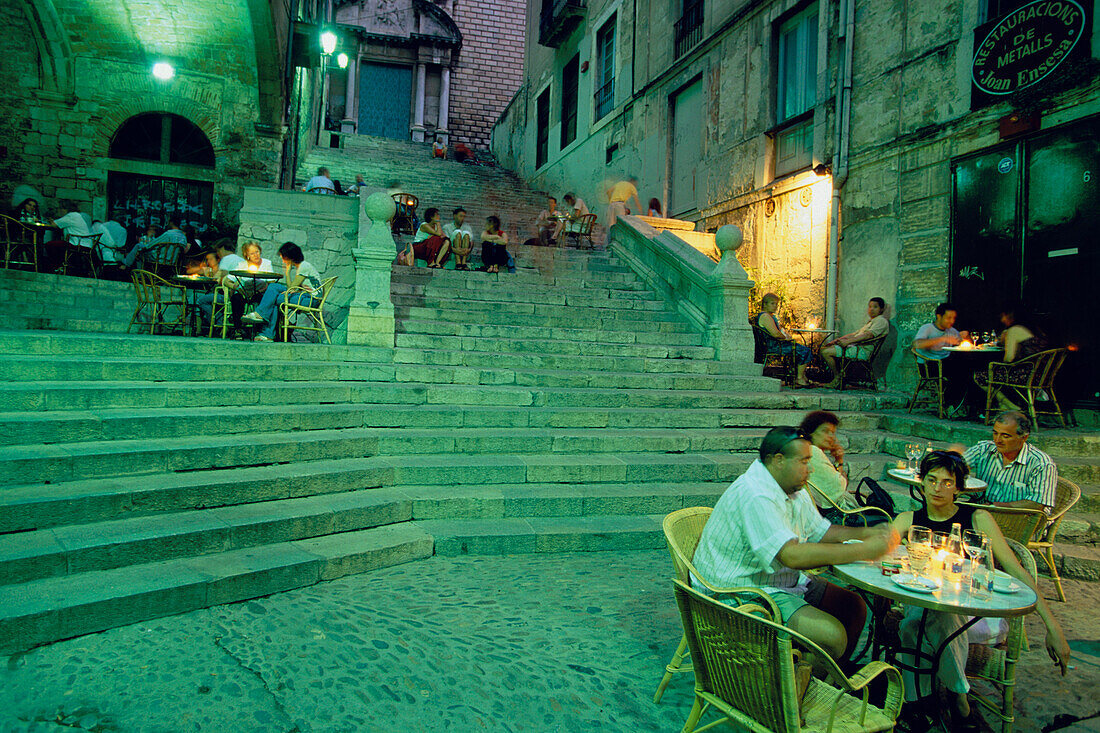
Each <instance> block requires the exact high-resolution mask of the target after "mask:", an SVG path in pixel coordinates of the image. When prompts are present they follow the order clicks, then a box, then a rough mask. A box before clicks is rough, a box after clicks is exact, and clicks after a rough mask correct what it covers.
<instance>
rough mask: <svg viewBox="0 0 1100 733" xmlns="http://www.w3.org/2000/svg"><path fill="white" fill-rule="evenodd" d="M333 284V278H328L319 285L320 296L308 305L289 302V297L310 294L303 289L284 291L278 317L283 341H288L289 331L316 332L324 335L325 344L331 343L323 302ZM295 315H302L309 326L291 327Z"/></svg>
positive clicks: (315, 297)
mask: <svg viewBox="0 0 1100 733" xmlns="http://www.w3.org/2000/svg"><path fill="white" fill-rule="evenodd" d="M335 283H336V278H335V277H330V278H329V279H328V280H325V281H324V282H323V283H321V295H320V296H314V297H313V298H311V299H310V305H306V304H304V303H303V304H295V303H291V302H290V296H292V295H294V294H296V293H308V292H310V291H308V290H306V289H305V288H302V287H295V288H290V289H289V290H287V291H286V294H285V300H283V301H282V302H280V303H279V315H280V317H281V318H282V322H283V341H289V340H290V331H317V332H319V333H321V334H323V335H324V337H325V342H326V343H329V344H331V343H332V339H330V338H329V334H328V326H326V325H325V313H324V310H325V301H326V300H327V299H328V294H329V293H331V292H332V286H333V285H334V284H335ZM314 301H316V305H314V304H313V303H314ZM297 315H304V316H305V317H306V318H307V319H309V320H308V323H309V325H306V326H302V325H297V324H295V325H291V320H292V319H293V318H294V316H297Z"/></svg>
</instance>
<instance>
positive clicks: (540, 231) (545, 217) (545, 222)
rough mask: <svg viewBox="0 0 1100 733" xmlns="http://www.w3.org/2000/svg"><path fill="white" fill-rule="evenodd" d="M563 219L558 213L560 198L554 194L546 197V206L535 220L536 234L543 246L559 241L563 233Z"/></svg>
mask: <svg viewBox="0 0 1100 733" xmlns="http://www.w3.org/2000/svg"><path fill="white" fill-rule="evenodd" d="M561 227H562V220H561V214H560V213H558V200H557V199H556V198H554V197H553V196H547V197H546V208H545V209H543V210H542V211H540V212H539V217H538V219H536V220H535V236H536V237H538V239H539V243H540V244H542V245H543V246H549V245H551V244H553V243H554V242H556V241H558V235H559V234H561Z"/></svg>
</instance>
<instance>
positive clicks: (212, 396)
mask: <svg viewBox="0 0 1100 733" xmlns="http://www.w3.org/2000/svg"><path fill="white" fill-rule="evenodd" d="M756 379H759V383H760V384H761V386H762V388H761V389H759V390H756V391H753V392H713V391H706V390H676V391H670V390H660V389H636V390H616V389H594V388H584V389H582V388H562V387H553V388H545V389H543V388H539V387H526V386H513V385H476V386H475V385H467V384H423V383H415V382H410V383H388V382H290V383H285V384H284V383H268V384H263V383H256V382H215V383H195V382H114V383H112V384H111V388H110V389H103V385H102V383H101V382H27V383H14V384H0V399H2V400H3V402H2V403H0V404H4V405H5V406H7V407H8V409H9V410H10V411H43V410H87V409H100V408H126V407H137V408H162V407H185V406H196V405H203V406H207V407H218V406H238V407H239V406H247V405H257V406H263V405H290V404H321V403H332V404H347V403H352V402H355V403H361V404H379V405H404V406H409V407H412V406H416V405H479V406H497V407H528V408H529V407H588V408H612V407H614V408H619V407H621V408H647V407H653V408H666V409H695V408H744V407H759V408H765V409H786V408H798V407H800V406H802V405H812V404H821V405H822V406H823V409H840V410H857V409H860V410H877V409H883V408H885V407H896V406H897V404H898V403H900V402H902V401H903V400H904V398H903V397H901V396H899V395H897V394H893V393H889V392H877V393H876V392H849V393H846V394H822V395H820V397H819V399H818V400H815V399H814V397H813V396H811V395H797V394H796V393H795V391H793V390H786V391H782V392H781V391H779V386H778V384H777V383H776V381H775V380H771V379H767V378H764V377H759V378H756ZM753 383H754V384H756V383H757V382H756V381H755V379H754V382H753ZM769 384H770V385H772V386H773V388H774V390H775V391H774V392H768V391H766V387H767V385H769Z"/></svg>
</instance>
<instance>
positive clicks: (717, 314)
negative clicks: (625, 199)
mask: <svg viewBox="0 0 1100 733" xmlns="http://www.w3.org/2000/svg"><path fill="white" fill-rule="evenodd" d="M675 222H676V220H669V219H650V218H648V217H639V216H623V217H619V218H618V221H616V223H615V226H614V227H612V229H611V235H610V247H611V250H612V251H613V252H614V253H615V255H616V256H618V257H619V258H621V259H622V260H623V261H624V262H625V263H626V264H627V265H629V266H630V268H631V269H633V270H634V272H635V273H637V274H638V276H639V277H640V278H642V280H644V281H645V283H646V284H647V285H648V286H649V287H651V288H652V289H653V290H654V291H656V292H657V293H658V294H659V295H661V296H663V297H664V298H665V299H666V300H667V301H668V302H670V303H672V304H673V305H674V306H675V307H676V309H677V310H678V311H679V312H680V314H681V315H683V316H684V317H685V318H686V319H687V320H688V321H689V322H690V323H691V324H692V325H693V326H695V327H696V328H698V329H699V330H700V331H701V332H702V333H703V338H704V343H705V344H706V345H707V346H711V347H713V348H714V349H715V352H716V354H717V358H718V359H719V360H720V361H726V362H731V363H738V364H744V365H745V369H746V371H747V372H751V373H755V374H759V373H760V367H759V366H758V365H756V364H754V363H753V338H752V329H751V327H750V326H749V321H748V318H749V312H748V299H749V291H750V290H751V288H752V286H753V282H752V281H751V280H749V277H748V274H747V273H746V272H745V270H744V268H743V267H741V263H739V262H738V261H737V257H736V256H735V255H736V251H737V249H738V247H740V246H741V231H740V230H739V229H738V228H737V227H735V226H732V225H727V226H724V227H722V228H721V229H720V230H719V231H718V234H716V235H714V234H708V233H706V232H696V231H693V229H694V227H693V225H691V223H690V222H679V223H675ZM654 225H657V226H656V227H655V226H654ZM657 227H659V228H657ZM687 238H690V239H691V241H690V243H689V242H688V241H687ZM712 253H720V255H719V256H720V259H719V260H718V262H717V263H716V262H715V260H714V259H713V258H714V256H715V255H714V254H712Z"/></svg>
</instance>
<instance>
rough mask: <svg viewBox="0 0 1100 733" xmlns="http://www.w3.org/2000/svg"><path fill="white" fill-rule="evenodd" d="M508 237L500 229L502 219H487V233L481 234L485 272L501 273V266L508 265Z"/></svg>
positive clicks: (492, 217) (482, 259)
mask: <svg viewBox="0 0 1100 733" xmlns="http://www.w3.org/2000/svg"><path fill="white" fill-rule="evenodd" d="M507 245H508V235H507V234H505V233H504V230H503V229H501V228H500V217H499V216H495V215H494V216H490V217H488V218H486V219H485V231H484V232H482V233H481V262H482V264H483V266H484V268H485V272H500V266H501V265H507V264H508V249H507Z"/></svg>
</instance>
